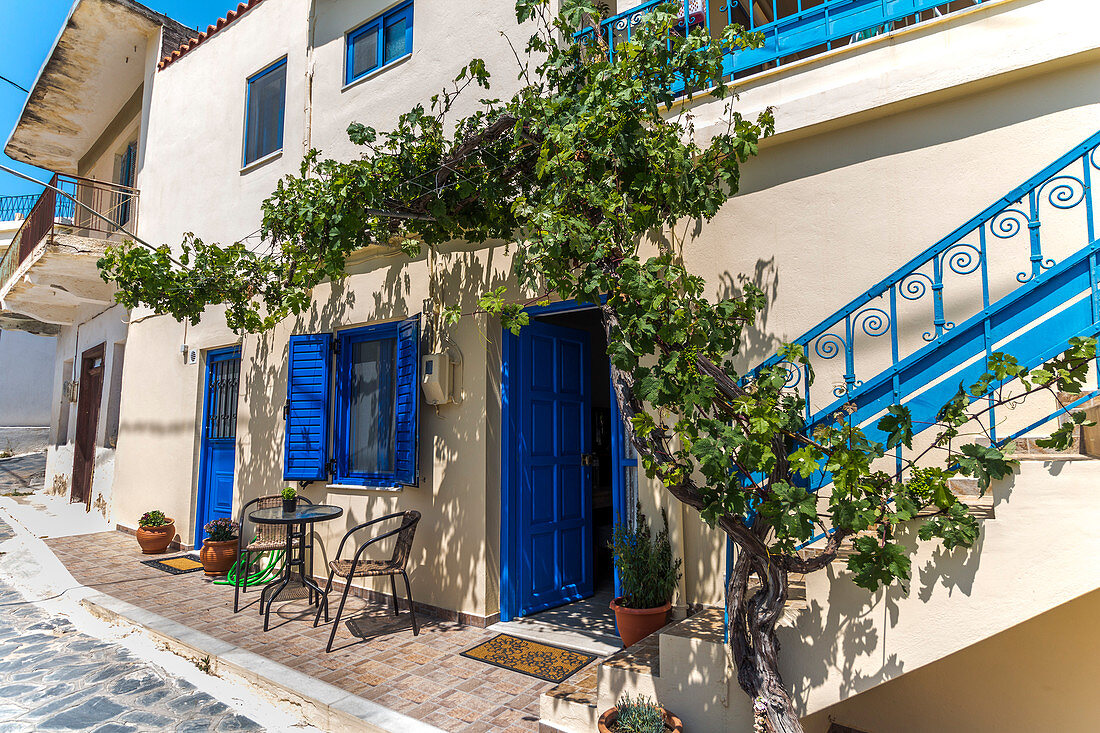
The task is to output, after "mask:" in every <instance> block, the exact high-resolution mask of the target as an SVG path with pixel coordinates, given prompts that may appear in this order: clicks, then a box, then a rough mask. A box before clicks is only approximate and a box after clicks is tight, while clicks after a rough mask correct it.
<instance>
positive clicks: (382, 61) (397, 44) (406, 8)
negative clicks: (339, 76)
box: [344, 2, 413, 84]
mask: <svg viewBox="0 0 1100 733" xmlns="http://www.w3.org/2000/svg"><path fill="white" fill-rule="evenodd" d="M412 38H413V4H412V3H411V2H407V3H402V4H401V5H398V6H397V7H395V8H391V9H390V10H388V11H386V12H385V13H383V14H382V15H379V16H378V17H376V18H372V19H371V20H368V21H367V22H366V23H364V24H363V25H361V26H359V27H358V28H356V29H355V30H353V31H349V32H348V34H347V65H346V69H345V72H344V83H345V84H350V83H352V82H353V81H355V80H356V79H359V78H361V77H363V76H365V75H367V74H369V73H371V72H372V71H374V70H376V69H380V68H382V67H383V66H386V65H387V64H392V63H393V62H394V61H397V60H399V59H402V58H404V57H405V56H408V55H409V54H410V53H412V42H413V41H412Z"/></svg>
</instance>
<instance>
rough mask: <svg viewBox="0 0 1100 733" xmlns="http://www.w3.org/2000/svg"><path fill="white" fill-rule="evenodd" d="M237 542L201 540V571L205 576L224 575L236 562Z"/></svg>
mask: <svg viewBox="0 0 1100 733" xmlns="http://www.w3.org/2000/svg"><path fill="white" fill-rule="evenodd" d="M237 545H238V543H237V540H236V538H234V539H231V540H221V541H215V540H209V539H208V540H203V543H202V549H201V550H199V559H200V560H202V569H203V572H205V573H206V574H207V575H210V576H215V575H225V574H227V573H228V572H229V569H230V568H231V567H233V563H235V562H236V561H237Z"/></svg>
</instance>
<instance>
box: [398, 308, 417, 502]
mask: <svg viewBox="0 0 1100 733" xmlns="http://www.w3.org/2000/svg"><path fill="white" fill-rule="evenodd" d="M419 392H420V316H419V315H418V316H416V317H415V318H410V319H409V320H407V321H404V322H402V323H401V324H400V325H399V326H398V328H397V389H396V395H397V404H396V405H395V411H396V417H397V420H396V422H397V440H396V452H397V456H396V461H395V466H394V468H395V476H394V478H395V479H396V480H397V482H398V483H401V484H407V485H415V484H416V483H417V481H418V480H419V475H418V470H417V469H418V468H419V460H418V454H419V451H418V447H417V445H418V442H419V441H418V437H419V435H420V424H419V423H420V420H419V417H420V394H419Z"/></svg>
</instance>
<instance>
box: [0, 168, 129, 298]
mask: <svg viewBox="0 0 1100 733" xmlns="http://www.w3.org/2000/svg"><path fill="white" fill-rule="evenodd" d="M50 185H51V186H54V187H56V188H59V189H61V190H62V191H64V192H65V193H67V194H69V196H72V197H73V198H74V199H76V200H77V201H80V203H82V204H83V205H84V206H87V207H88V208H90V209H92V210H93V211H95V212H96V213H98V214H100V216H102V217H104V218H105V219H107V220H108V221H104V220H103V219H100V218H99V217H97V216H94V215H92V214H91V213H90V212H89V211H88V210H87V209H84V208H82V207H79V206H77V205H76V204H75V203H74V202H73V200H72V199H70V198H67V197H65V196H62V195H60V194H59V193H57V192H56V191H54V190H53V189H51V188H47V189H46V190H44V191H43V192H42V195H41V196H39V197H38V199H37V201H35V203H34V206H33V207H32V208H31V209H30V211H29V212H28V213H27V215H26V218H25V219H24V221H23V226H21V227H20V228H19V231H18V232H16V234H15V238H14V239H13V240H12V243H11V246H10V247H8V251H7V252H5V253H4V257H3V259H0V290H4V289H5V286H6V284H7V282H8V280H10V279H11V277H12V275H14V274H15V271H16V270H17V269H18V268H19V265H20V264H22V263H23V262H24V261H25V260H26V259H27V258H28V257H29V256H30V255H31V253H32V252H34V250H35V249H36V248H37V247H38V246H39V245H40V244H42V243H43V241H44V240H45V239H46V238H47V237H48V236H54V235H58V234H61V235H71V236H77V237H87V238H91V239H104V240H105V239H111V238H112V237H113V236H114V235H117V234H118V233H119V232H120V231H121V229H122V228H123V227H125V228H126V229H129V230H131V231H133V228H134V226H135V224H136V223H137V201H138V191H137V189H134V188H129V187H128V186H121V185H119V184H117V183H108V182H106V181H95V180H92V179H89V178H80V177H77V176H61V175H55V176H54V177H53V178H52V179H50ZM20 198H23V197H20Z"/></svg>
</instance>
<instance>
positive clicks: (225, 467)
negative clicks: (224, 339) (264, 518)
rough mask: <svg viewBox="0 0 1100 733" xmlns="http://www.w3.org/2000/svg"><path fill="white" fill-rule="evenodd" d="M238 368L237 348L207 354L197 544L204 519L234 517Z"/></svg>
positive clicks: (238, 355)
mask: <svg viewBox="0 0 1100 733" xmlns="http://www.w3.org/2000/svg"><path fill="white" fill-rule="evenodd" d="M240 371H241V352H240V349H239V348H232V349H223V350H221V351H214V352H211V353H210V354H209V355H208V356H207V359H206V379H205V382H204V394H203V419H202V440H201V442H200V448H199V467H200V470H199V486H198V500H197V504H196V507H195V546H196V547H197V546H198V545H201V544H202V542H203V539H204V538H205V537H206V533H205V532H204V531H203V526H204V525H205V524H206V523H207V522H209V521H211V520H214V519H223V518H232V517H233V474H234V470H235V463H236V442H237V397H238V391H239V384H240Z"/></svg>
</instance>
